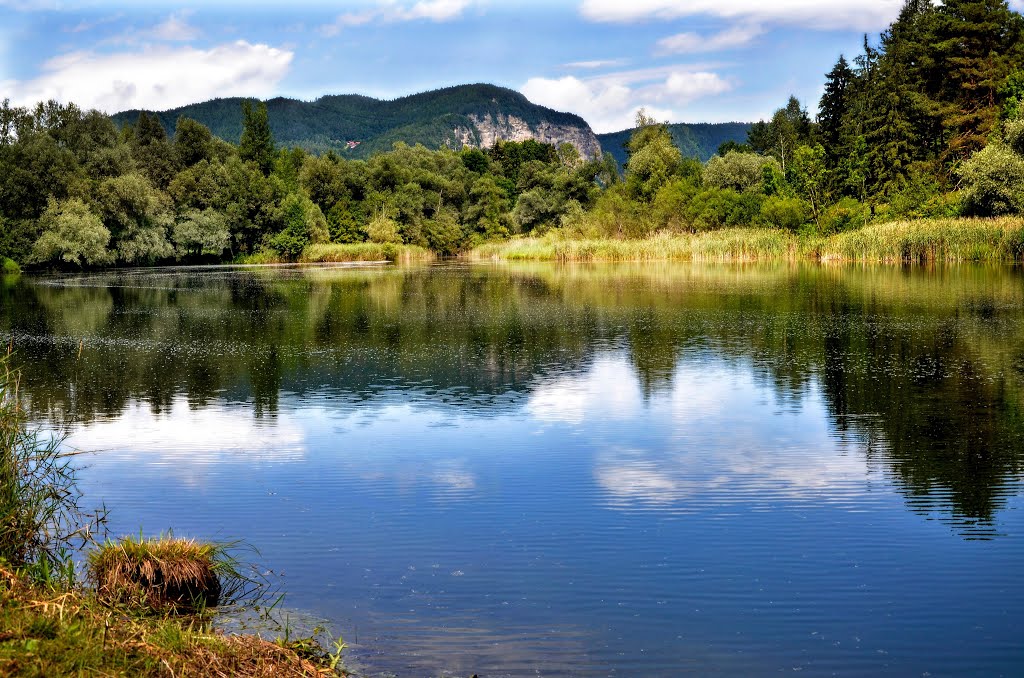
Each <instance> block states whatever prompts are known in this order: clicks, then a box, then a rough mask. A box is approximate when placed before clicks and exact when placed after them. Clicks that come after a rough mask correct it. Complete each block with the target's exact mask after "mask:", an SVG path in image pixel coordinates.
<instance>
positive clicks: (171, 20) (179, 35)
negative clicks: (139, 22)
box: [148, 11, 201, 42]
mask: <svg viewBox="0 0 1024 678" xmlns="http://www.w3.org/2000/svg"><path fill="white" fill-rule="evenodd" d="M189 14H191V12H189V11H184V12H180V13H178V14H172V15H171V16H169V17H167V19H166V20H164V21H162V22H160V23H159V24H157V25H156V26H154V27H153V28H152V30H150V31H148V36H149V37H152V38H153V39H155V40H163V41H166V42H187V41H189V40H195V39H196V38H198V37H199V35H200V34H201V31H200V30H199V29H198V28H196V27H195V26H190V25H189V24H188V22H187V21H186V18H187V17H188V15H189Z"/></svg>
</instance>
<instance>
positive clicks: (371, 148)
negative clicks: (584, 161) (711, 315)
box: [112, 84, 601, 158]
mask: <svg viewBox="0 0 1024 678" xmlns="http://www.w3.org/2000/svg"><path fill="white" fill-rule="evenodd" d="M243 101H245V99H242V98H238V97H236V98H230V99H213V100H211V101H206V102H203V103H198V104H191V105H188V106H182V107H180V108H174V109H171V110H167V111H156V112H155V114H156V116H157V117H158V118H159V119H160V122H161V123H162V124H163V126H164V128H165V129H166V130H167V132H168V134H173V133H174V126H175V124H176V121H177V119H178V117H179V116H187V117H189V118H193V119H194V120H198V121H199V122H201V123H203V124H204V125H206V126H207V127H209V128H210V130H211V131H212V132H213V133H214V134H215V135H216V136H218V137H220V138H222V139H224V140H226V141H230V142H233V143H237V142H238V140H239V138H240V137H241V135H242V112H241V104H242V102H243ZM266 103H267V111H268V114H269V118H270V127H271V130H272V131H273V133H274V138H275V140H276V141H277V143H278V144H279V145H282V146H299V147H302V148H304V149H306V150H308V151H311V152H316V153H323V152H326V151H335V152H337V153H338V154H340V155H342V156H344V157H347V158H365V157H367V156H369V155H371V154H373V153H375V152H379V151H387V150H390V149H391V147H392V145H393V144H394V143H395V142H398V141H404V142H405V143H408V144H416V143H421V144H423V145H424V146H427V147H428V148H439V147H449V148H462V147H463V146H475V147H488V146H491V145H493V144H494V142H495V141H497V140H498V139H503V140H511V141H522V140H525V139H537V140H538V141H543V142H546V143H552V144H555V145H558V144H560V143H563V142H568V143H571V144H573V145H575V146H576V147H577V149H579V151H580V152H581V153H582V154H583V155H587V156H591V157H594V156H599V155H600V154H601V146H600V143H599V142H598V140H597V136H596V135H595V134H594V132H593V130H592V129H591V128H590V125H588V124H587V122H586V120H584V119H583V118H581V117H580V116H578V115H574V114H572V113H561V112H558V111H555V110H552V109H550V108H545V107H544V106H538V105H537V104H534V103H532V102H530V101H529V100H528V99H527V98H526V97H524V96H523V95H522V94H520V93H519V92H516V91H514V90H511V89H507V88H504V87H497V86H495V85H487V84H476V85H460V86H456V87H446V88H444V89H438V90H433V91H430V92H423V93H421V94H413V95H411V96H407V97H401V98H399V99H394V100H390V101H382V100H379V99H374V98H371V97H366V96H360V95H357V94H345V95H331V96H323V97H320V98H319V99H316V100H315V101H309V102H306V101H298V100H296V99H286V98H283V97H278V98H275V99H270V100H268V101H267V102H266ZM150 112H152V111H150ZM139 113H140V111H139V110H130V111H124V112H122V113H118V114H116V115H114V116H112V118H113V120H114V121H115V122H116V123H117V124H118V125H124V124H126V123H133V122H134V121H135V120H136V119H137V118H138V116H139ZM349 142H353V143H349Z"/></svg>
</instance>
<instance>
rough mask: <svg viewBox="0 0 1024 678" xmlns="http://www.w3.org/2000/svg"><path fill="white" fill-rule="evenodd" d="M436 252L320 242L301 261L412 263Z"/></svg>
mask: <svg viewBox="0 0 1024 678" xmlns="http://www.w3.org/2000/svg"><path fill="white" fill-rule="evenodd" d="M433 258H434V253H433V252H431V251H430V250H428V249H424V248H422V247H417V246H416V245H395V244H393V243H376V242H357V243H344V244H342V243H319V244H313V245H309V246H308V247H306V249H304V250H303V251H302V254H301V255H300V256H299V262H300V263H304V264H312V263H335V262H346V261H399V262H402V263H411V262H416V261H429V260H431V259H433Z"/></svg>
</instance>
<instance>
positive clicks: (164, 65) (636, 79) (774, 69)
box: [0, 0, 1024, 132]
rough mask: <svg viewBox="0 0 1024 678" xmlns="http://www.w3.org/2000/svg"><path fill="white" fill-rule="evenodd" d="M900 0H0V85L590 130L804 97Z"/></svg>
mask: <svg viewBox="0 0 1024 678" xmlns="http://www.w3.org/2000/svg"><path fill="white" fill-rule="evenodd" d="M1011 4H1012V5H1014V6H1015V8H1017V9H1020V6H1021V4H1024V0H1014V2H1013V3H1011ZM901 5H902V0H829V1H828V2H824V1H823V0H774V1H773V0H687V1H685V2H684V1H680V0H675V1H672V0H575V1H572V2H559V1H557V0H552V1H549V2H547V3H538V2H525V3H514V4H513V3H502V2H497V0H379V1H375V0H365V1H362V2H348V3H337V2H334V3H327V2H304V1H302V0H298V1H296V2H290V3H282V2H263V1H260V0H256V1H249V2H241V1H238V0H220V1H212V2H204V3H193V4H188V3H165V2H160V1H159V0H158V1H156V2H146V3H131V2H99V1H92V2H90V1H87V0H59V1H57V0H48V1H44V0H0V98H10V99H11V100H12V102H14V103H17V104H22V105H25V104H29V103H32V102H34V101H36V100H39V99H46V98H56V99H60V100H63V101H75V102H76V103H78V104H79V105H81V106H84V107H95V108H99V109H100V110H104V111H107V112H116V111H118V110H124V109H127V108H140V107H141V108H150V109H165V108H171V107H174V106H180V105H183V104H187V103H192V102H196V101H203V100H206V99H209V98H212V97H216V96H257V97H261V98H267V97H271V96H277V95H283V96H291V97H296V98H301V99H314V98H316V97H318V96H321V95H323V94H345V93H359V94H367V95H371V96H376V97H384V98H394V97H397V96H402V95H405V94H411V93H414V92H419V91H423V90H427V89H433V88H436V87H442V86H447V85H455V84H462V83H471V82H491V83H494V84H497V85H503V86H506V87H510V88H512V89H516V90H519V91H521V92H523V93H524V94H526V95H527V96H528V97H529V98H530V99H531V100H533V101H535V102H537V103H540V104H544V105H547V106H550V107H552V108H556V109H559V110H567V111H572V112H574V113H578V114H580V115H582V116H583V117H584V118H586V119H587V120H588V121H589V122H590V123H591V125H592V126H593V127H594V128H595V130H597V131H598V132H607V131H615V130H618V129H623V128H626V127H630V126H631V120H632V119H633V116H634V114H635V112H636V110H637V109H638V108H640V107H645V108H647V109H648V110H649V111H650V112H652V113H653V114H654V115H655V116H656V117H657V118H659V119H664V120H669V121H671V122H701V121H710V122H715V121H728V120H754V119H759V118H762V117H766V116H768V115H770V114H771V112H772V111H773V110H774V109H775V108H777V107H779V106H781V105H782V104H783V103H784V102H785V99H786V97H787V96H788V95H789V94H790V93H793V94H796V95H797V96H798V97H800V99H801V100H802V101H804V102H805V103H807V104H808V105H809V107H810V108H811V110H812V112H813V111H814V108H815V102H816V101H817V99H818V97H819V96H820V94H821V87H822V82H823V80H824V73H825V72H827V71H828V70H829V69H830V68H831V67H832V65H833V64H834V63H835V60H836V58H837V57H838V56H839V54H840V53H845V54H847V56H850V57H852V56H854V55H856V54H857V53H859V49H860V44H861V40H862V35H863V33H864V32H868V33H869V34H871V35H872V36H873V37H874V38H877V33H878V32H879V31H880V30H882V29H883V28H885V26H886V25H887V24H888V22H889V21H891V20H892V19H893V18H894V17H895V15H896V14H897V12H898V11H899V7H900V6H901Z"/></svg>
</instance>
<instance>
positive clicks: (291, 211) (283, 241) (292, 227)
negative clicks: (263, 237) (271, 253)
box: [270, 193, 330, 259]
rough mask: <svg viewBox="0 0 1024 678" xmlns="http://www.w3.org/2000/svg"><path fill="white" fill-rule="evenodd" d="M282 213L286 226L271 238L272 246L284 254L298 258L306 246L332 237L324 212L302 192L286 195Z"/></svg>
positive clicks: (282, 219) (282, 204)
mask: <svg viewBox="0 0 1024 678" xmlns="http://www.w3.org/2000/svg"><path fill="white" fill-rule="evenodd" d="M281 215H282V217H281V221H282V222H283V223H284V228H283V229H282V230H281V232H280V233H278V234H277V235H275V236H274V237H273V238H272V239H271V241H270V246H271V247H273V248H274V249H275V250H277V251H278V252H279V253H280V254H282V255H284V256H287V257H290V258H292V259H295V258H298V256H299V255H300V254H302V250H304V249H305V248H306V246H308V245H310V244H312V243H323V242H327V241H328V240H329V239H330V234H329V232H328V230H327V219H326V218H325V217H324V214H323V212H321V211H320V208H319V207H317V206H316V204H315V203H314V202H313V201H312V200H310V199H309V198H308V197H306V196H305V195H302V194H301V193H289V194H288V195H287V197H285V199H284V201H283V202H282V203H281Z"/></svg>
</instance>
